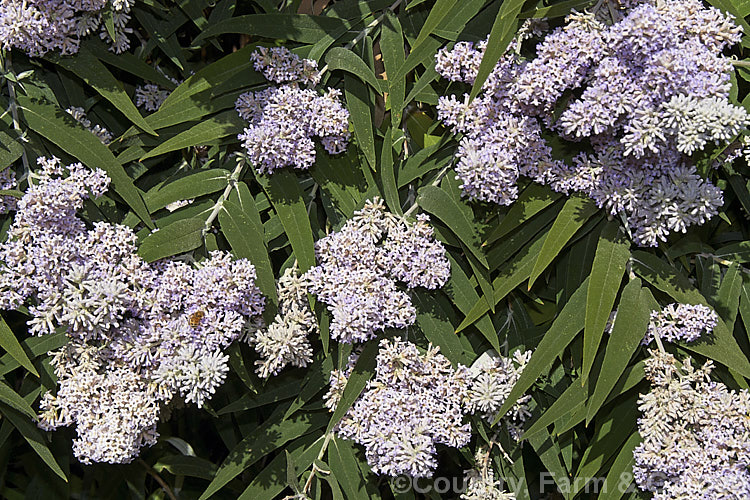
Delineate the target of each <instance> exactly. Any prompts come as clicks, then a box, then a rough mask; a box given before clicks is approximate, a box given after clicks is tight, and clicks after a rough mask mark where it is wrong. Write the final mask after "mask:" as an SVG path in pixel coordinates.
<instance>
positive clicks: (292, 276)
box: [246, 266, 318, 378]
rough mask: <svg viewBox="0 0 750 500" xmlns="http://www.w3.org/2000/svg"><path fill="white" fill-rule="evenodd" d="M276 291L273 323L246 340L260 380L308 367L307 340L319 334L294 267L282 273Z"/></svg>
mask: <svg viewBox="0 0 750 500" xmlns="http://www.w3.org/2000/svg"><path fill="white" fill-rule="evenodd" d="M276 289H277V293H278V297H279V311H278V314H276V317H275V318H274V321H273V323H271V325H270V326H269V327H268V328H263V327H262V325H259V326H257V327H254V328H252V329H251V331H249V332H248V334H247V336H246V340H247V341H248V342H249V343H250V344H252V345H254V346H255V350H256V351H257V352H258V354H260V357H261V359H260V360H258V361H256V364H257V365H258V368H257V369H256V371H257V373H258V375H259V376H260V377H263V378H268V377H269V376H271V375H278V373H279V372H280V371H281V370H282V369H283V368H284V367H285V366H287V365H292V366H297V367H300V368H303V367H305V366H307V365H309V364H310V362H311V361H312V347H311V346H310V341H309V340H308V336H309V335H310V334H315V333H317V332H318V323H317V321H316V320H315V316H314V315H313V312H312V309H310V302H309V301H308V300H307V283H306V282H305V281H304V280H303V279H301V278H300V276H299V273H298V271H297V266H293V267H290V268H288V269H287V270H286V271H284V274H283V275H282V276H281V278H279V280H278V283H277V286H276ZM253 326H255V325H253Z"/></svg>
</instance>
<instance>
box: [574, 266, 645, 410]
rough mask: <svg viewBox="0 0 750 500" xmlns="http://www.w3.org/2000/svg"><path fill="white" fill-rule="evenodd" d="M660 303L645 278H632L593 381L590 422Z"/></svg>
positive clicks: (621, 298) (638, 343)
mask: <svg viewBox="0 0 750 500" xmlns="http://www.w3.org/2000/svg"><path fill="white" fill-rule="evenodd" d="M654 305H658V304H656V301H655V300H654V298H653V296H652V295H651V292H649V291H648V290H647V289H645V288H641V280H639V279H637V278H636V279H634V280H632V281H630V282H629V283H628V284H627V285H625V288H624V289H623V291H622V295H621V297H620V303H619V304H618V306H617V316H616V317H615V320H614V324H613V325H612V331H611V333H610V335H609V336H608V340H607V344H606V348H605V349H604V361H603V362H602V367H601V369H600V371H599V375H598V376H597V377H596V381H594V382H592V385H593V386H594V392H593V394H592V396H591V398H590V400H589V404H588V410H587V415H586V420H587V422H590V421H591V419H592V418H593V417H594V415H595V414H596V412H597V411H598V410H599V408H601V406H602V404H604V401H605V399H606V398H607V396H608V395H609V394H610V392H611V391H612V388H613V387H614V386H615V384H616V383H617V381H618V380H619V379H620V376H621V375H622V373H623V372H624V371H625V368H626V367H627V365H628V362H629V361H630V358H631V357H632V356H633V353H635V351H636V349H637V348H638V345H640V343H641V340H643V337H644V335H645V334H646V328H647V327H648V323H649V318H650V313H651V310H652V307H653V306H654Z"/></svg>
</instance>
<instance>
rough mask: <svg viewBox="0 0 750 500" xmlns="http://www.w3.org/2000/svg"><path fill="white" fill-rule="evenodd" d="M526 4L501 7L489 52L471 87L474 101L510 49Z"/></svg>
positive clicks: (513, 1) (509, 0) (508, 0)
mask: <svg viewBox="0 0 750 500" xmlns="http://www.w3.org/2000/svg"><path fill="white" fill-rule="evenodd" d="M524 3H525V1H524V0H505V1H504V2H503V4H502V5H501V6H500V11H499V12H498V13H497V17H496V18H495V23H494V24H493V25H492V29H491V30H490V37H489V40H488V41H487V50H486V51H485V52H484V56H482V62H481V63H480V64H479V70H478V71H477V77H476V78H475V79H474V85H473V86H472V87H471V98H472V99H474V98H475V97H476V96H477V95H478V94H479V91H480V90H481V89H482V85H484V82H485V81H486V80H487V77H488V76H490V73H491V72H492V70H493V69H494V68H495V65H496V64H497V62H498V61H499V60H500V57H502V55H503V53H504V52H505V49H507V48H508V44H509V43H510V41H511V39H512V38H513V35H514V34H515V31H516V25H517V22H518V21H517V19H518V14H519V13H520V12H521V8H522V7H523V4H524Z"/></svg>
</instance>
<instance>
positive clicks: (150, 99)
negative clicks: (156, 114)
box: [135, 66, 182, 112]
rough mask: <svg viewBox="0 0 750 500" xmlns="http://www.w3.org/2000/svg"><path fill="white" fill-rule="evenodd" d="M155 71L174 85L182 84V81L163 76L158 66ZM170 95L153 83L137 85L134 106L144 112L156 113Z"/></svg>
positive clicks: (167, 91)
mask: <svg viewBox="0 0 750 500" xmlns="http://www.w3.org/2000/svg"><path fill="white" fill-rule="evenodd" d="M156 70H157V71H158V72H159V73H161V74H162V75H164V77H165V78H167V79H168V80H170V81H171V82H172V83H174V84H175V85H180V84H181V83H182V81H180V80H178V79H176V78H172V77H171V76H169V75H167V74H165V73H164V72H163V71H162V69H161V68H160V67H159V66H156ZM170 93H171V92H170V91H169V90H166V89H164V88H162V87H160V86H159V85H156V84H154V83H146V84H143V85H138V86H137V87H136V88H135V105H136V106H138V107H141V108H143V109H145V110H146V111H150V112H153V111H156V110H158V109H159V108H160V107H161V105H162V103H164V101H166V100H167V97H169V94H170Z"/></svg>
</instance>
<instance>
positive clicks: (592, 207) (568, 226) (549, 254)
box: [485, 4, 598, 290]
mask: <svg viewBox="0 0 750 500" xmlns="http://www.w3.org/2000/svg"><path fill="white" fill-rule="evenodd" d="M503 5H505V4H503ZM485 57H486V56H485ZM597 210H598V208H597V206H596V204H595V203H594V202H593V201H592V200H591V199H590V198H585V197H582V196H575V195H574V196H571V197H570V198H568V201H566V202H565V205H563V208H562V210H560V215H558V216H557V219H555V223H554V224H552V229H550V231H549V233H547V239H545V240H544V246H543V247H542V249H541V251H540V252H539V257H538V258H537V260H536V263H535V264H534V269H533V270H532V271H531V276H530V278H529V290H531V287H532V285H533V284H534V282H535V281H536V280H537V278H538V277H539V276H540V275H541V274H542V272H543V271H544V270H545V269H547V266H549V265H550V264H551V263H552V261H553V260H555V257H557V256H558V254H559V253H560V251H561V250H562V249H563V247H564V246H565V244H566V243H567V242H568V241H570V239H571V238H572V237H573V235H574V234H576V232H577V231H578V230H579V229H580V228H581V226H583V224H584V223H585V222H586V221H587V220H589V219H590V218H591V217H592V216H593V215H594V214H595V213H596V212H597Z"/></svg>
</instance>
